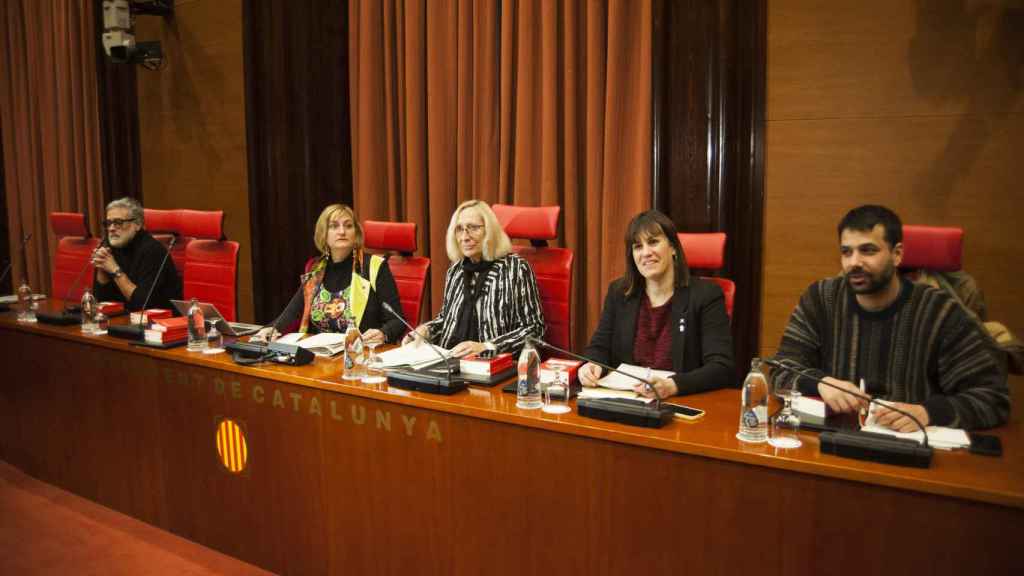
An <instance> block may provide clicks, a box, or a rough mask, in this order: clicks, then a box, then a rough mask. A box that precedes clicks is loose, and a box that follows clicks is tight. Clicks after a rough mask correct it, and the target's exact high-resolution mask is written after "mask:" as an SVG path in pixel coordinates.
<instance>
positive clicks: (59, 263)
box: [50, 212, 100, 302]
mask: <svg viewBox="0 0 1024 576" xmlns="http://www.w3.org/2000/svg"><path fill="white" fill-rule="evenodd" d="M50 229H52V230H53V234H54V236H56V237H57V251H56V253H55V254H54V257H53V271H52V273H51V274H50V282H51V286H50V296H51V297H53V298H58V299H64V298H66V299H68V300H70V301H72V302H74V301H77V300H80V299H81V298H82V292H84V291H85V288H87V287H88V288H91V287H92V277H93V267H92V264H89V257H90V256H91V255H92V251H93V250H95V249H96V247H97V246H99V244H100V240H99V238H92V235H91V234H89V229H88V228H87V227H86V225H85V215H83V214H80V213H78V212H51V213H50ZM76 280H77V282H78V283H77V284H75V282H76ZM72 287H74V290H71V288H72ZM69 290H71V292H70V293H69V292H68V291H69Z"/></svg>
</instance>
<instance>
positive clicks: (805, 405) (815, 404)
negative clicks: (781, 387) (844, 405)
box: [793, 396, 825, 418]
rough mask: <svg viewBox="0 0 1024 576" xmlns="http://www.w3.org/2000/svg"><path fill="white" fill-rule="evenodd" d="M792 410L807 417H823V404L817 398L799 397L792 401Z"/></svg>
mask: <svg viewBox="0 0 1024 576" xmlns="http://www.w3.org/2000/svg"><path fill="white" fill-rule="evenodd" d="M793 410H796V411H797V412H800V413H801V414H807V415H809V416H817V417H818V418H824V417H825V403H824V402H822V401H821V400H818V399H817V398H808V397H807V396H801V397H799V398H795V399H793Z"/></svg>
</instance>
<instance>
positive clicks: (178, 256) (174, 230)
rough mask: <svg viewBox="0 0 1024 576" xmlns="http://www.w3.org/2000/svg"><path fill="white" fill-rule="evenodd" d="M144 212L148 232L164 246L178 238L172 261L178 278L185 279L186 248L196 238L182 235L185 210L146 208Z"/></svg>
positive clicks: (172, 253) (172, 250) (172, 249)
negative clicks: (182, 220) (182, 219)
mask: <svg viewBox="0 0 1024 576" xmlns="http://www.w3.org/2000/svg"><path fill="white" fill-rule="evenodd" d="M143 212H144V214H145V215H144V216H143V220H144V221H145V227H146V231H148V232H149V233H150V234H152V235H153V237H154V238H156V239H157V240H159V241H160V242H162V243H163V245H164V246H168V245H169V244H170V242H171V238H177V240H176V241H175V242H174V246H173V247H172V248H171V260H173V261H174V269H175V270H177V271H178V276H179V277H182V278H183V277H184V274H185V248H186V247H187V246H188V244H189V242H191V241H192V240H194V238H192V237H190V236H185V235H183V234H182V233H181V230H182V223H181V218H182V214H181V213H182V212H183V210H160V209H155V208H146V209H144V210H143Z"/></svg>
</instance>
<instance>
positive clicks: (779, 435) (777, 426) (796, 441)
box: [768, 381, 803, 449]
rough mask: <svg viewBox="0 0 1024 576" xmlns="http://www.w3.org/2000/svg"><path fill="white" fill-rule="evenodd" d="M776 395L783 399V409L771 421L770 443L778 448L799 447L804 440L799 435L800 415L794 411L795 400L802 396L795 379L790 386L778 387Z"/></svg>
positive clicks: (769, 427)
mask: <svg viewBox="0 0 1024 576" xmlns="http://www.w3.org/2000/svg"><path fill="white" fill-rule="evenodd" d="M775 395H776V396H778V397H779V398H780V399H781V400H782V410H779V411H778V412H777V413H776V414H775V415H774V416H772V418H771V420H770V421H769V426H768V429H769V431H768V443H769V444H771V445H772V446H774V447H776V448H783V449H792V448H799V447H800V446H801V445H802V444H803V442H801V441H800V435H799V432H800V416H798V415H797V413H796V412H794V411H793V402H794V401H795V400H796V399H797V398H799V397H800V392H799V391H798V390H797V389H796V383H795V381H793V382H792V383H791V384H790V385H788V386H782V387H779V388H776V390H775Z"/></svg>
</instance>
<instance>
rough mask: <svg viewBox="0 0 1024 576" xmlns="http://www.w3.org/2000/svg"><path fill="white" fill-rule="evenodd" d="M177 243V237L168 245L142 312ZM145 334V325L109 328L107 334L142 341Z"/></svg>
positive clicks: (143, 302) (144, 301)
mask: <svg viewBox="0 0 1024 576" xmlns="http://www.w3.org/2000/svg"><path fill="white" fill-rule="evenodd" d="M177 241H178V237H177V236H171V241H170V242H169V243H168V244H167V250H166V251H165V252H164V258H163V260H161V261H160V267H159V268H157V269H156V275H155V276H154V277H153V283H152V284H151V285H150V286H149V292H148V293H147V294H146V299H145V300H143V301H142V308H139V311H140V312H145V311H146V306H148V305H149V299H150V297H152V296H153V290H154V289H155V288H156V285H157V284H158V283H159V282H160V276H161V275H163V273H164V266H165V265H166V264H167V259H168V258H169V257H170V256H171V249H172V248H174V244H175V243H176V242H177ZM137 289H138V286H136V290H137ZM140 317H141V314H140ZM145 333H146V326H145V325H144V324H129V325H127V326H125V325H117V326H110V327H108V328H107V334H110V335H111V336H116V337H118V338H125V339H127V340H142V339H143V336H144V335H145Z"/></svg>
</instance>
